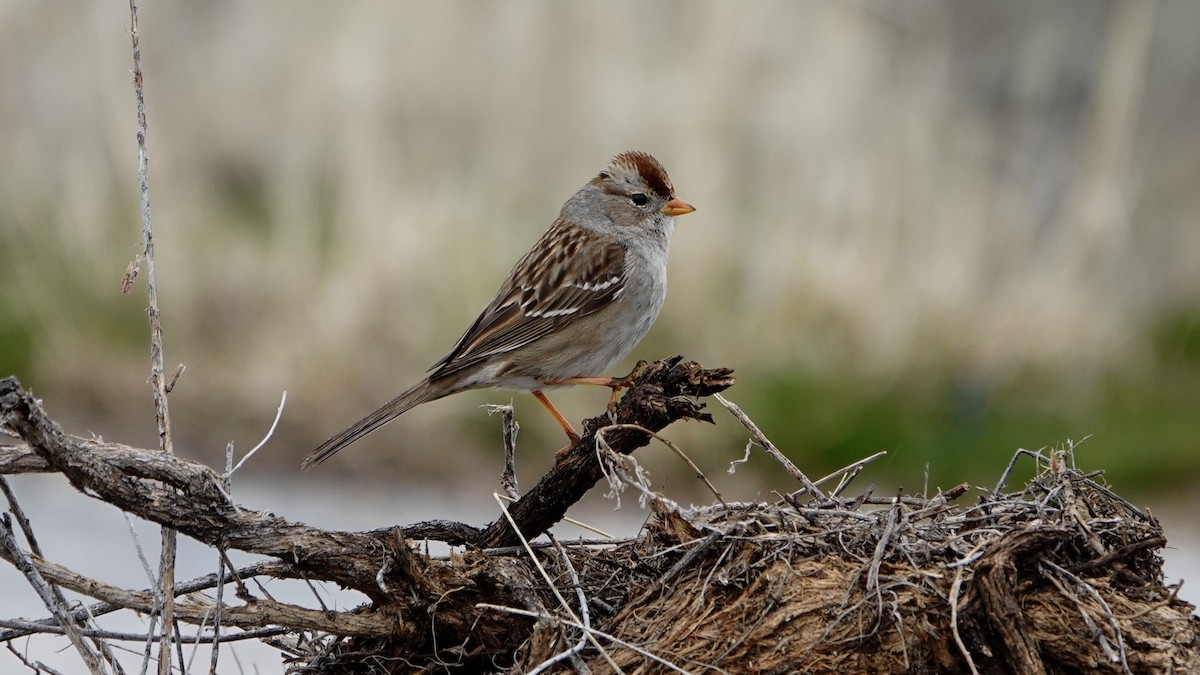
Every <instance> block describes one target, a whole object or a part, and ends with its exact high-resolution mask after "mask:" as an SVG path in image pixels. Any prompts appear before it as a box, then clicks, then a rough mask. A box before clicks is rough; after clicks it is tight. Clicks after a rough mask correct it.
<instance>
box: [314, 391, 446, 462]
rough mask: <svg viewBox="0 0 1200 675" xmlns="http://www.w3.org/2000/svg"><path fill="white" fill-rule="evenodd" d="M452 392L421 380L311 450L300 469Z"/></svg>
mask: <svg viewBox="0 0 1200 675" xmlns="http://www.w3.org/2000/svg"><path fill="white" fill-rule="evenodd" d="M452 391H453V390H452V389H451V388H450V387H447V386H445V384H443V383H434V382H430V381H429V380H428V379H425V380H421V381H420V382H418V383H416V384H415V385H413V386H412V387H411V388H409V389H408V390H407V391H405V392H404V393H403V394H400V395H399V396H397V397H396V398H394V399H392V400H390V401H388V402H387V403H384V404H383V405H381V406H379V409H378V410H376V411H375V412H373V413H371V414H370V415H367V416H366V417H364V418H362V419H361V420H359V421H357V422H355V423H354V424H352V425H350V426H349V427H348V428H346V429H344V430H342V431H340V432H338V433H337V434H335V435H334V436H333V438H330V439H329V440H327V441H325V442H324V443H322V444H321V446H320V447H318V448H317V449H316V450H313V451H312V452H311V453H309V455H308V457H305V458H304V463H303V464H302V465H301V467H302V468H303V469H304V470H305V471H308V470H309V469H311V468H313V467H314V466H316V465H318V464H320V463H321V462H324V461H325V460H327V459H329V458H330V457H333V456H334V454H336V453H337V451H338V450H341V449H342V448H344V447H346V446H347V445H350V444H351V443H353V442H354V441H357V440H358V439H360V438H362V437H363V436H366V435H367V434H369V433H371V432H372V431H375V430H376V429H378V428H379V427H381V426H383V425H385V424H387V423H388V422H391V421H392V420H393V419H395V418H396V417H399V416H400V415H402V414H404V413H405V412H407V411H408V410H409V409H411V408H413V407H415V406H418V405H420V404H422V403H426V402H428V401H432V400H434V399H439V398H441V397H443V396H446V395H448V394H450V393H452Z"/></svg>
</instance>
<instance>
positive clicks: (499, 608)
mask: <svg viewBox="0 0 1200 675" xmlns="http://www.w3.org/2000/svg"><path fill="white" fill-rule="evenodd" d="M475 606H476V607H478V608H479V609H490V610H492V611H495V612H505V613H507V614H516V615H517V616H527V617H529V618H531V619H541V620H544V621H553V622H555V623H558V624H561V625H563V626H570V627H571V628H578V629H579V630H584V628H583V624H581V623H579V622H578V621H568V620H566V619H563V618H560V617H557V616H554V615H552V614H542V613H539V612H530V611H529V610H525V609H517V608H516V607H505V606H504V605H493V604H491V603H487V602H480V603H477V604H476V605H475ZM586 632H587V634H588V635H589V636H592V637H593V639H595V638H596V637H601V638H604V639H605V640H609V641H611V642H612V643H613V644H615V645H618V646H621V647H624V648H626V649H629V650H631V651H634V652H636V653H638V654H640V655H642V656H644V657H646V658H648V659H650V660H651V661H654V662H655V663H658V664H660V665H662V666H665V667H667V668H669V669H670V670H673V671H675V672H677V673H682V674H683V675H691V673H690V672H689V671H687V670H684V669H683V668H680V667H679V666H677V665H675V664H674V663H671V662H670V661H668V660H666V659H664V658H663V657H661V656H658V655H657V654H652V653H650V652H648V651H646V650H645V649H642V648H641V647H639V646H637V645H635V644H633V643H632V642H626V641H625V640H622V639H621V638H619V637H617V636H615V635H610V634H608V633H605V632H604V631H602V630H597V629H595V628H592V629H588V630H587V631H586ZM617 672H622V671H620V670H618V671H617Z"/></svg>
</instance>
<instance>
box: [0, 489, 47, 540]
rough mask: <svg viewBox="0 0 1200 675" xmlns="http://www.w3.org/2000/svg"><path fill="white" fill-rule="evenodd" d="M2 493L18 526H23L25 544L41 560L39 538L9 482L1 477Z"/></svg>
mask: <svg viewBox="0 0 1200 675" xmlns="http://www.w3.org/2000/svg"><path fill="white" fill-rule="evenodd" d="M0 491H2V492H4V498H5V499H7V500H8V510H9V511H11V512H12V514H13V517H14V518H16V519H17V525H19V526H21V534H23V535H25V542H26V543H27V544H29V550H30V551H31V552H32V553H33V554H34V555H36V556H37V557H39V558H42V557H44V556H43V555H42V547H40V546H38V542H37V537H35V536H33V526H32V525H31V524H30V523H29V518H26V517H25V511H24V510H23V509H22V508H21V505H20V504H19V503H18V502H17V495H16V493H14V492H13V491H12V487H10V486H9V484H8V480H7V479H6V478H4V476H0Z"/></svg>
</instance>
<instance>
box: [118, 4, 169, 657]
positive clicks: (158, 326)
mask: <svg viewBox="0 0 1200 675" xmlns="http://www.w3.org/2000/svg"><path fill="white" fill-rule="evenodd" d="M129 35H130V39H131V40H132V43H133V91H134V95H135V96H136V98H137V146H138V194H139V196H140V200H141V205H142V243H143V246H144V251H143V257H144V258H145V260H146V287H147V289H148V291H147V292H148V294H149V306H148V307H147V309H146V313H147V314H148V315H149V317H150V389H151V391H152V392H153V396H154V411H155V415H154V416H155V419H156V421H157V422H158V438H159V449H160V450H161V451H162V452H163V453H165V454H169V455H170V454H174V453H175V448H174V445H173V440H172V436H171V414H170V409H169V407H168V405H167V389H166V383H165V382H164V381H163V335H162V321H161V318H160V315H159V310H158V279H157V275H156V274H155V270H154V228H153V218H152V217H151V214H150V183H149V178H148V167H149V164H150V156H149V154H148V153H147V151H146V97H145V94H144V92H143V90H142V46H141V39H140V38H139V36H138V16H137V0H129ZM162 540H163V541H162V550H161V551H160V555H159V565H158V567H159V583H160V584H161V585H162V598H163V607H162V630H163V641H162V642H161V643H160V645H159V650H158V672H159V675H169V673H170V671H171V648H170V644H169V642H170V641H169V640H167V639H166V638H167V637H168V636H169V635H170V631H171V629H172V627H173V626H174V623H175V622H174V616H173V613H174V606H175V592H174V590H173V588H172V586H174V584H175V531H174V530H172V529H170V528H168V527H164V528H163V530H162Z"/></svg>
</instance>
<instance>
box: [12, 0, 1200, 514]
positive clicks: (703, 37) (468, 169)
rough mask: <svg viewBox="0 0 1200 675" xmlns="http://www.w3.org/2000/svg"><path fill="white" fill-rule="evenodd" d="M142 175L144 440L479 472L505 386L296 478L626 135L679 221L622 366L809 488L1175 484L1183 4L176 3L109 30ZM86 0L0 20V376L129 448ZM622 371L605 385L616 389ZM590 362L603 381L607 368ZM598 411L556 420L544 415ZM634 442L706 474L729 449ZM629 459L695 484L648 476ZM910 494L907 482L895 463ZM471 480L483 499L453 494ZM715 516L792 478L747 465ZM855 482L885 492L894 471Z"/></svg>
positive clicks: (100, 71)
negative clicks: (721, 375)
mask: <svg viewBox="0 0 1200 675" xmlns="http://www.w3.org/2000/svg"><path fill="white" fill-rule="evenodd" d="M141 19H142V21H141V33H142V47H143V55H144V69H145V77H146V97H147V101H148V114H149V120H150V135H149V149H150V157H151V165H150V168H151V173H150V187H151V198H152V207H153V213H154V221H155V234H156V243H157V246H158V263H159V283H160V295H161V298H162V307H163V320H164V323H165V329H166V358H167V362H168V367H169V369H173V367H174V366H175V365H176V364H177V363H179V362H183V363H185V364H186V365H187V372H186V373H185V374H184V375H183V377H182V378H181V380H180V381H179V385H178V387H177V389H176V390H175V393H174V394H173V395H172V398H171V401H172V413H173V416H174V423H175V430H176V432H177V441H176V446H177V447H178V448H179V450H180V452H181V453H183V454H186V455H188V456H191V457H196V458H199V459H202V460H204V461H208V462H213V463H215V462H219V461H220V460H221V458H222V457H223V450H224V446H225V444H226V442H227V441H229V440H233V441H234V442H235V444H236V445H237V447H238V448H240V449H241V450H245V449H247V448H249V447H251V446H252V445H254V444H255V443H256V442H257V441H258V440H259V438H260V437H261V436H262V435H263V434H264V433H265V430H266V429H267V427H268V426H269V424H270V421H271V418H272V416H273V414H274V410H275V407H276V405H277V403H278V400H279V397H280V394H281V392H282V391H283V390H287V391H288V393H289V398H288V404H287V407H286V409H285V411H284V417H283V420H282V422H281V424H280V428H279V429H278V430H277V432H276V434H275V436H274V438H273V439H272V441H271V442H270V444H269V445H268V446H267V447H266V449H265V450H264V452H263V454H262V455H261V457H259V458H257V459H256V460H255V462H254V463H253V464H252V465H251V467H250V469H249V470H250V471H255V470H257V471H262V472H270V473H272V474H273V475H274V476H276V477H286V478H287V479H288V480H292V481H295V482H296V484H297V485H306V484H307V485H312V484H314V481H321V480H323V479H327V478H329V477H336V476H344V477H356V478H359V479H361V480H364V481H371V480H374V481H377V482H380V483H386V482H390V481H400V480H414V479H415V480H426V479H428V480H432V481H440V482H443V483H445V484H446V485H457V486H471V485H476V484H480V485H482V486H483V487H484V488H486V487H487V486H488V485H490V484H492V483H494V476H495V474H496V473H497V472H498V471H499V468H500V465H501V460H500V454H499V442H498V438H499V430H498V426H499V422H498V421H497V420H496V419H494V418H489V417H487V415H486V414H485V413H484V412H483V411H481V410H480V408H479V405H480V404H482V403H485V402H507V401H509V400H512V401H514V403H515V404H516V406H517V413H518V418H519V420H520V422H521V424H522V436H521V447H520V450H521V457H522V458H523V460H524V462H523V465H524V466H525V467H526V469H527V470H528V472H529V473H530V474H531V475H536V474H537V473H538V472H539V471H540V470H542V469H544V468H545V466H546V464H547V463H548V462H549V461H550V455H551V453H552V451H553V450H555V449H557V448H558V447H559V445H561V440H562V439H561V437H560V432H559V431H558V430H557V428H556V427H555V426H554V425H553V423H552V422H551V421H550V419H549V417H548V416H546V415H545V414H544V413H543V412H542V411H541V410H540V408H539V407H538V406H537V405H536V403H535V402H534V401H533V399H532V398H531V397H529V396H528V395H525V394H512V395H510V394H508V393H497V392H483V393H475V394H468V395H463V396H458V397H454V398H451V399H446V400H443V401H439V402H436V403H433V404H430V405H428V406H424V407H422V408H420V409H418V410H416V411H413V412H412V413H410V414H408V415H406V416H405V417H403V418H401V419H400V420H399V421H397V422H394V423H393V424H391V425H390V426H388V427H387V428H386V429H385V430H383V431H380V432H377V433H376V434H374V435H372V436H371V437H369V438H368V439H366V440H364V441H362V442H360V443H358V444H357V445H356V446H354V447H353V448H352V449H351V450H349V451H347V452H345V453H344V454H343V455H341V456H339V457H338V458H337V459H336V460H334V461H332V462H330V463H329V464H328V465H326V466H325V467H322V469H321V470H320V475H317V476H312V475H301V474H300V473H298V471H297V465H298V462H299V460H300V458H301V457H302V455H303V454H305V453H306V452H307V451H308V450H310V449H311V448H312V447H314V446H315V445H316V444H318V443H319V442H320V441H322V440H324V439H325V438H326V437H327V436H329V435H331V434H332V433H333V432H335V431H337V430H339V429H340V428H342V427H343V426H345V425H346V424H348V423H350V422H352V421H353V420H354V419H357V418H358V417H359V416H361V415H363V414H365V413H366V412H369V411H370V410H371V409H373V408H374V407H375V406H376V405H378V404H379V403H381V402H383V401H385V400H387V399H389V398H390V397H391V396H393V395H394V394H395V393H397V392H399V391H400V390H401V389H402V388H404V387H406V386H408V385H409V384H411V383H412V382H413V381H415V380H416V379H417V378H419V377H420V376H421V374H422V373H423V372H424V370H425V368H426V367H428V366H429V365H430V364H432V363H433V362H434V361H436V360H437V359H438V358H440V357H441V356H442V355H443V354H444V353H445V352H446V351H447V350H448V349H449V348H450V346H451V345H452V344H453V343H454V341H455V339H456V338H457V337H458V335H459V333H460V331H461V330H462V329H463V328H465V327H466V326H467V325H468V324H469V323H470V321H471V320H472V319H473V318H474V317H475V315H476V313H477V312H478V311H479V309H480V308H482V306H483V305H484V304H485V303H486V302H487V301H488V300H489V299H490V298H491V295H492V293H493V291H494V290H495V288H496V286H497V285H498V283H499V282H500V280H501V279H502V278H503V277H504V275H505V273H506V272H507V271H508V269H509V267H510V266H511V264H512V263H513V261H515V260H516V259H517V257H518V256H519V255H520V254H521V253H523V252H524V251H525V250H526V249H527V247H528V246H529V245H530V244H531V243H532V242H533V241H534V240H535V239H536V238H537V236H538V235H539V234H540V233H541V231H542V230H543V229H544V228H545V227H546V226H548V225H549V224H550V222H551V221H552V220H553V218H554V216H555V215H556V214H557V211H558V208H559V206H560V205H561V204H562V202H563V201H564V200H565V199H566V197H567V196H569V195H570V194H571V193H572V192H574V191H575V190H576V189H577V188H578V187H579V186H580V185H582V184H583V183H584V182H585V181H586V180H587V179H589V178H590V177H591V176H593V175H594V174H595V173H596V172H597V171H599V170H600V169H601V168H602V167H603V166H604V165H605V163H606V162H607V160H608V159H609V157H611V156H612V155H614V154H616V153H617V152H620V151H623V150H627V149H635V148H636V149H643V150H647V151H649V152H651V153H653V154H655V155H656V156H657V157H658V158H659V159H661V160H662V161H663V163H664V164H665V165H666V166H667V168H668V170H669V171H670V172H671V175H672V177H673V179H674V182H675V184H676V187H677V190H678V193H679V195H680V196H681V197H683V198H684V199H686V200H688V201H689V202H692V203H693V204H695V205H697V206H698V207H699V211H698V212H697V213H695V214H694V215H690V216H687V217H686V218H683V219H680V222H679V229H678V232H677V235H676V239H675V245H674V250H673V251H672V262H671V272H670V274H671V293H670V295H669V298H668V302H667V306H666V309H665V310H664V312H663V315H662V317H661V318H660V320H659V322H658V324H657V325H656V327H655V328H654V330H653V331H652V333H651V335H650V336H649V338H648V339H647V340H646V341H645V342H644V343H643V344H642V345H641V347H639V349H638V350H637V352H636V353H635V358H649V359H653V358H660V357H665V356H670V355H672V354H676V353H679V354H683V355H685V356H687V357H688V358H692V359H696V360H698V361H700V362H702V363H704V364H706V365H708V366H732V367H734V368H736V369H737V371H738V374H739V383H738V385H737V386H736V387H735V388H734V389H732V390H731V391H730V392H729V396H730V398H732V399H733V400H735V401H738V402H740V403H741V404H742V405H743V407H744V408H745V409H746V410H747V412H749V413H750V415H751V416H752V417H754V418H755V419H756V420H757V421H758V422H759V423H760V425H761V426H762V427H763V428H764V430H765V431H766V433H767V434H768V435H769V436H771V437H772V438H773V439H774V440H775V441H776V442H777V444H778V445H780V446H781V447H783V448H785V449H786V450H787V451H788V452H789V453H790V454H791V455H792V456H793V457H794V458H795V459H796V461H797V462H799V463H800V465H801V466H802V467H804V468H805V469H806V470H808V471H809V473H811V474H815V475H821V474H823V473H825V472H827V471H828V470H831V469H833V468H836V467H838V466H841V465H843V464H846V463H848V462H850V461H853V460H855V459H858V458H860V457H863V456H865V455H867V454H869V453H872V452H875V451H877V450H888V451H889V453H890V454H889V456H888V458H887V459H886V460H885V461H884V462H882V463H881V464H879V465H878V466H876V467H875V468H874V469H873V472H874V473H873V480H875V481H876V482H877V483H880V484H881V485H885V486H894V485H895V484H900V485H904V486H905V487H906V488H909V489H915V490H920V489H923V488H924V486H925V485H926V484H928V485H929V487H930V489H932V488H936V487H948V486H950V485H953V484H955V483H958V482H960V481H963V480H970V481H980V482H987V481H990V480H994V479H995V477H996V476H997V475H998V474H999V472H1000V471H1001V470H1002V468H1003V466H1004V464H1005V462H1006V461H1007V459H1008V457H1009V456H1010V454H1011V453H1012V451H1013V450H1015V449H1016V448H1018V447H1025V448H1030V449H1037V448H1040V447H1043V446H1061V445H1063V444H1064V443H1066V442H1067V441H1068V440H1074V441H1080V440H1081V439H1084V438H1086V439H1087V440H1086V441H1084V442H1083V443H1082V445H1081V446H1080V449H1079V456H1078V458H1079V462H1080V464H1081V465H1082V466H1084V467H1086V468H1103V469H1106V470H1108V472H1109V478H1110V479H1111V480H1113V481H1114V482H1115V483H1116V485H1117V487H1118V489H1120V490H1121V491H1122V492H1124V493H1131V494H1133V495H1135V496H1136V495H1142V494H1146V495H1157V494H1168V493H1169V494H1181V495H1184V494H1186V493H1188V492H1189V491H1193V492H1194V491H1195V490H1196V484H1197V478H1200V452H1197V450H1200V448H1198V447H1197V445H1198V441H1197V438H1198V437H1200V410H1198V409H1197V408H1198V406H1200V329H1198V318H1200V40H1197V39H1196V35H1197V33H1196V28H1197V27H1198V26H1200V4H1197V3H1194V2H1190V1H1188V0H1178V1H1175V2H1096V1H1093V0H1081V1H1079V2H1056V3H1043V2H1017V3H994V2H986V1H979V2H904V3H884V2H842V1H828V2H758V3H733V2H672V3H653V4H651V3H642V2H588V3H570V4H566V3H554V2H515V3H501V2H493V3H471V2H445V1H442V0H438V1H436V2H435V1H430V2H416V3H414V2H406V3H395V2H351V3H295V2H283V1H277V2H253V3H246V2H209V3H165V4H160V3H153V4H149V5H147V6H146V7H143V10H142V17H141ZM127 24H128V9H127V7H126V5H124V4H122V3H76V4H70V5H63V4H61V3H43V2H34V1H28V0H6V1H4V2H0V85H2V86H0V150H2V153H0V156H2V159H0V340H2V341H3V342H2V344H3V349H2V350H0V371H2V372H3V373H5V374H7V373H16V374H17V375H18V376H20V378H21V380H22V382H23V383H25V384H26V385H27V386H31V387H33V388H34V390H35V391H36V393H37V394H38V395H39V396H41V397H43V398H44V399H45V400H46V403H47V405H48V407H49V409H50V411H51V412H52V413H53V414H54V415H56V416H57V417H58V418H59V419H61V420H63V421H64V422H65V423H66V424H67V426H68V428H69V429H70V430H71V431H74V432H76V433H87V432H94V433H96V434H100V435H103V436H104V437H105V438H107V439H110V440H119V441H124V442H130V443H135V444H141V445H152V444H153V443H154V442H155V432H154V424H153V417H152V410H151V406H150V400H149V392H148V387H147V386H146V372H147V364H148V349H147V340H148V329H147V326H146V320H145V316H144V307H145V304H146V300H145V286H144V280H145V277H144V275H143V277H141V278H139V279H138V286H137V288H136V289H135V292H134V293H133V294H132V295H130V296H122V295H121V294H120V292H119V291H118V286H119V282H120V279H121V275H122V273H123V272H124V270H125V267H126V265H127V263H128V262H129V260H130V259H131V258H132V257H133V256H134V255H135V253H137V252H138V250H139V249H140V245H141V244H140V241H141V239H140V230H139V219H138V206H137V191H136V176H135V170H136V156H135V147H136V146H135V142H134V119H135V118H134V100H133V93H132V87H131V84H130V79H131V78H130V68H131V56H130V49H129V40H128V37H127V33H126V30H127ZM632 361H633V359H631V360H630V362H629V363H628V364H623V365H622V368H625V367H627V366H629V365H632ZM618 374H619V373H618ZM605 396H606V394H605V392H604V391H603V390H596V389H590V388H585V389H579V388H577V389H575V390H573V391H569V392H565V393H561V394H559V395H558V396H557V400H558V402H559V404H560V406H561V407H563V408H564V410H565V411H566V412H567V413H568V415H569V416H570V417H572V418H574V419H579V418H581V417H583V416H585V415H589V414H594V413H595V412H597V411H599V410H600V409H601V408H602V405H603V401H604V400H605ZM717 420H718V425H717V426H716V427H706V426H701V425H687V426H683V425H681V426H680V427H679V428H675V429H671V431H670V434H669V435H670V437H671V438H674V439H675V440H677V441H679V443H680V444H681V445H682V447H683V448H684V449H685V450H686V451H687V452H689V453H690V454H692V455H693V456H695V457H696V458H697V461H698V462H699V463H700V464H701V466H702V467H704V468H706V471H708V472H710V473H712V474H714V475H723V471H724V467H725V464H726V462H728V461H729V460H731V459H733V458H735V457H738V456H740V451H741V449H742V447H743V445H744V442H745V433H744V432H743V431H741V430H740V429H739V428H738V427H737V425H736V424H735V423H734V422H733V421H732V420H731V419H730V418H729V417H728V416H727V415H725V414H724V413H723V411H719V412H718V415H717ZM647 457H648V461H650V462H651V463H652V467H653V469H654V471H655V472H656V476H658V477H659V478H660V479H661V480H663V481H664V483H670V484H671V485H672V487H675V488H677V489H679V490H682V491H684V493H685V494H687V491H690V490H692V481H691V480H690V478H688V477H687V476H688V472H687V471H686V470H683V469H682V467H681V465H679V463H678V462H677V461H676V460H674V459H672V458H671V457H670V455H669V453H665V452H660V451H652V452H650V453H647ZM926 472H928V475H926ZM480 480H483V481H485V482H483V483H479V481H480ZM724 480H725V485H726V486H727V487H726V489H728V490H730V491H731V492H732V493H734V494H739V493H749V494H757V493H760V492H764V491H769V490H771V489H788V486H790V484H789V483H786V482H785V481H783V479H782V477H781V474H779V473H778V472H776V471H775V470H774V469H773V468H772V467H771V465H770V464H768V463H767V462H759V463H757V464H753V463H752V464H751V466H750V467H748V468H746V469H743V470H742V471H741V472H740V473H739V474H738V476H737V477H736V478H734V479H724ZM889 489H891V488H889Z"/></svg>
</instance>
